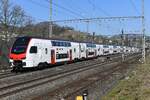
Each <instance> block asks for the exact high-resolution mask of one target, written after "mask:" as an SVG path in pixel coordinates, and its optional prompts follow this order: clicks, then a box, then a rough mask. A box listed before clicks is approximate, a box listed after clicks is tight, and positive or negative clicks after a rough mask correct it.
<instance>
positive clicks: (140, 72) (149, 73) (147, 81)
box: [102, 57, 150, 100]
mask: <svg viewBox="0 0 150 100" xmlns="http://www.w3.org/2000/svg"><path fill="white" fill-rule="evenodd" d="M102 100H150V57H148V58H147V64H143V65H138V66H137V68H136V69H135V70H134V71H132V72H131V73H130V74H129V75H128V77H126V78H125V79H124V80H121V81H120V82H119V84H118V85H117V86H116V87H115V88H114V89H112V90H111V91H110V92H109V93H108V94H107V95H106V96H105V97H103V99H102Z"/></svg>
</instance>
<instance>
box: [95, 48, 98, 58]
mask: <svg viewBox="0 0 150 100" xmlns="http://www.w3.org/2000/svg"><path fill="white" fill-rule="evenodd" d="M97 55H98V53H97V50H96V49H95V57H96V56H97Z"/></svg>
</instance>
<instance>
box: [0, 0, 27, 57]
mask: <svg viewBox="0 0 150 100" xmlns="http://www.w3.org/2000/svg"><path fill="white" fill-rule="evenodd" d="M24 18H25V12H24V10H23V9H22V8H21V7H20V6H18V5H14V6H13V4H11V3H10V1H9V0H0V26H1V32H0V33H1V35H3V36H4V40H3V41H2V42H3V44H1V45H3V46H2V49H4V48H5V49H4V51H5V52H3V55H4V57H5V58H6V59H7V55H8V52H9V47H10V46H9V40H10V37H11V35H12V33H16V32H17V29H18V27H20V26H21V25H22V24H23V22H24ZM11 42H12V41H11Z"/></svg>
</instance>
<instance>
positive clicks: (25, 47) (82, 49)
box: [9, 37, 139, 70]
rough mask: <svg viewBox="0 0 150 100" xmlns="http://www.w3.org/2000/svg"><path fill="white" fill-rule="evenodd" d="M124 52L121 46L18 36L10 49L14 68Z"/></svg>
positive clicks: (131, 51) (126, 48)
mask: <svg viewBox="0 0 150 100" xmlns="http://www.w3.org/2000/svg"><path fill="white" fill-rule="evenodd" d="M123 50H124V53H135V52H139V49H138V48H135V47H125V46H124V47H123ZM121 52H122V47H121V46H114V45H102V44H95V43H84V42H73V41H64V40H53V39H42V38H34V37H18V38H17V39H16V41H15V42H14V44H13V46H12V48H11V50H10V55H9V57H10V66H11V67H12V68H13V69H14V70H18V69H23V68H33V67H34V68H35V67H41V66H45V65H54V64H57V63H63V62H72V61H75V60H81V59H89V58H95V57H99V56H103V55H112V54H118V53H121Z"/></svg>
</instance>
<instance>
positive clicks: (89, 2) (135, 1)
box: [11, 0, 150, 35]
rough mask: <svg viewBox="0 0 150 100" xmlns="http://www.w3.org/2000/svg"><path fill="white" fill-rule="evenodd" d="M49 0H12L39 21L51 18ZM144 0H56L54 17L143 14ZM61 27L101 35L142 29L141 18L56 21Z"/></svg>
mask: <svg viewBox="0 0 150 100" xmlns="http://www.w3.org/2000/svg"><path fill="white" fill-rule="evenodd" d="M48 1H49V0H11V2H12V3H13V4H14V5H15V4H17V5H20V6H21V7H22V8H23V9H24V10H25V12H26V14H27V15H29V16H32V17H33V18H34V19H35V21H36V22H41V21H49V19H50V2H48ZM141 1H142V0H53V5H52V20H53V21H55V20H68V19H76V18H78V19H79V18H97V17H120V16H140V15H141V8H142V7H141V6H142V4H141ZM149 5H150V0H145V19H146V20H145V24H146V25H145V27H146V34H147V35H150V24H149V22H150V12H149ZM57 24H59V25H62V26H71V27H73V28H74V29H75V30H78V31H84V32H86V31H87V25H88V28H89V29H88V32H90V33H92V32H96V34H102V35H114V34H119V32H120V31H121V30H122V29H124V31H125V32H128V33H130V32H132V33H134V32H137V33H140V32H139V31H141V19H128V20H119V19H118V20H100V21H97V22H90V23H89V24H87V23H85V22H72V23H57Z"/></svg>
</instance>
